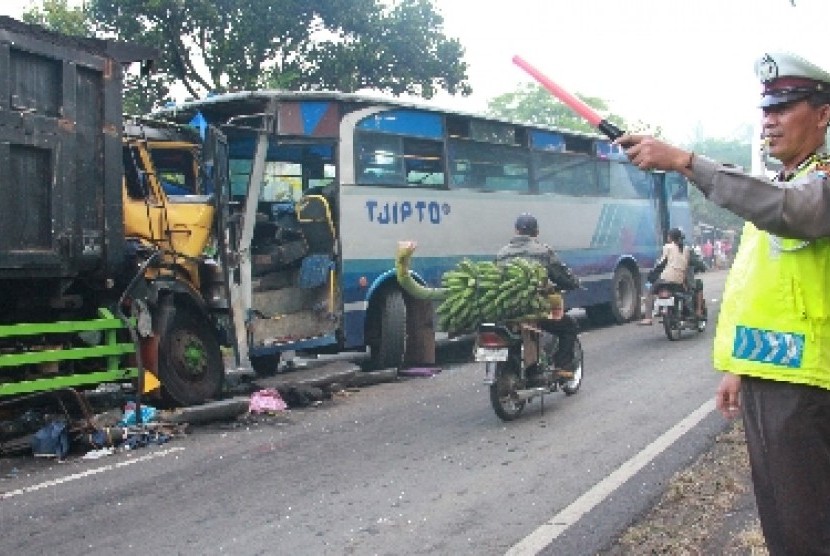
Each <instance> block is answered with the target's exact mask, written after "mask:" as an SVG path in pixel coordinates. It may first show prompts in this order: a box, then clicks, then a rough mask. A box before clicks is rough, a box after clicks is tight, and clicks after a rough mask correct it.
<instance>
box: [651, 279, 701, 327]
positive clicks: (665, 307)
mask: <svg viewBox="0 0 830 556" xmlns="http://www.w3.org/2000/svg"><path fill="white" fill-rule="evenodd" d="M693 296H694V292H690V291H688V290H687V289H686V288H684V287H683V286H682V285H680V284H672V283H668V282H667V283H659V282H658V283H657V284H655V292H654V312H655V316H656V317H658V318H660V320H661V321H662V323H663V330H664V331H665V332H666V337H667V338H668V339H669V340H672V341H674V340H679V339H680V335H681V334H682V332H683V331H684V330H694V331H697V332H698V333H700V332H703V331H704V330H706V324H707V322H708V314H709V313H708V310H707V309H706V301H705V300H702V301H701V302H702V303H703V307H702V311H701V316H700V317H698V316H697V315H696V314H695V309H694V297H693Z"/></svg>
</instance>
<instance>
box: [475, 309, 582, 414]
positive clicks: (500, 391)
mask: <svg viewBox="0 0 830 556" xmlns="http://www.w3.org/2000/svg"><path fill="white" fill-rule="evenodd" d="M558 348H559V338H558V336H556V335H553V334H548V333H546V332H544V331H542V330H540V329H538V328H537V327H535V326H533V324H532V323H484V324H481V325H479V327H478V329H477V331H476V336H475V348H474V358H475V360H476V361H478V362H483V363H484V373H485V375H484V384H487V385H488V386H489V387H490V404H491V405H492V406H493V410H494V411H495V412H496V415H497V416H498V417H499V418H500V419H501V420H503V421H512V420H514V419H516V418H517V417H518V416H519V415H521V413H522V411H523V410H524V408H525V405H526V404H528V403H529V402H531V401H532V400H533V399H534V398H537V397H539V398H540V399H541V404H540V405H541V411H542V412H544V409H545V406H544V396H545V395H547V394H552V393H554V392H557V391H558V390H561V391H562V392H564V393H565V395H568V396H571V395H573V394H576V393H577V391H578V390H579V387H580V385H581V384H582V377H583V353H582V344H581V343H580V341H579V337H577V338H576V340H575V342H574V365H573V368H574V370H573V372H571V373H566V372H562V371H559V372H557V371H556V370H555V369H554V367H553V355H554V354H555V353H556V350H557V349H558ZM531 370H532V371H535V372H533V373H531V372H529V371H531Z"/></svg>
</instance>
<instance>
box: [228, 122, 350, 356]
mask: <svg viewBox="0 0 830 556" xmlns="http://www.w3.org/2000/svg"><path fill="white" fill-rule="evenodd" d="M269 129H272V126H269V125H264V126H262V129H259V130H257V131H256V132H255V133H252V130H250V129H249V130H247V131H240V130H238V129H237V130H235V131H233V132H230V131H229V143H230V160H229V168H230V188H229V189H230V198H231V200H230V207H231V209H230V211H229V220H230V221H231V226H230V228H231V233H230V234H229V237H230V239H229V251H230V252H231V253H233V257H234V258H235V261H234V263H233V265H232V267H231V268H232V269H233V272H232V273H231V276H230V287H231V290H232V296H231V297H232V299H235V300H236V302H235V305H234V310H233V315H234V316H233V321H234V328H235V330H236V331H237V335H238V336H242V335H244V336H245V341H244V342H243V341H239V344H240V346H241V348H242V349H243V350H244V349H247V351H248V355H249V358H250V363H251V364H252V366H253V367H254V370H256V371H258V372H259V371H260V370H263V371H264V370H265V369H268V370H275V369H274V367H275V365H276V360H277V359H278V357H279V354H280V353H281V352H283V351H297V350H313V349H314V348H319V347H321V346H328V345H331V344H334V343H336V342H337V338H338V335H337V331H338V329H339V327H340V326H341V324H342V323H341V321H342V318H341V314H342V307H341V302H340V294H339V291H340V288H339V286H338V283H337V274H336V273H337V268H338V264H339V263H338V260H337V252H338V249H337V230H336V213H335V206H334V205H335V202H336V198H335V196H334V193H333V192H332V191H331V189H332V187H333V185H334V163H333V157H334V145H333V143H332V144H322V143H311V142H308V141H298V142H296V143H293V142H290V141H283V140H277V137H275V136H274V135H272V134H270V133H269V131H268V130H269ZM234 213H235V214H234ZM242 363H244V361H242Z"/></svg>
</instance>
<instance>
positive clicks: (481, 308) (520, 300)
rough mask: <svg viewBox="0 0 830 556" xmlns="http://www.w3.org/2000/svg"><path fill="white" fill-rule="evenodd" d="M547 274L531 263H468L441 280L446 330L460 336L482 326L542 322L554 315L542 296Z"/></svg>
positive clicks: (441, 308) (442, 321)
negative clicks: (527, 321)
mask: <svg viewBox="0 0 830 556" xmlns="http://www.w3.org/2000/svg"><path fill="white" fill-rule="evenodd" d="M546 284H547V271H546V270H545V268H544V267H543V266H542V265H541V264H539V263H537V262H535V261H529V260H527V259H521V258H518V259H512V260H510V261H508V262H506V263H501V264H496V263H494V262H490V261H481V262H473V261H470V260H469V259H464V260H462V261H461V262H460V263H458V265H457V266H456V268H455V269H453V270H450V271H447V272H446V273H444V275H443V276H442V277H441V285H442V286H443V288H444V289H445V291H446V297H445V298H444V300H443V302H442V303H441V305H439V306H438V324H439V326H440V327H441V329H442V330H445V331H447V332H449V333H453V334H458V333H462V332H468V331H472V330H474V329H475V328H476V327H477V326H478V325H479V324H480V323H482V322H498V321H505V320H517V319H532V318H540V317H543V316H545V315H547V314H548V313H549V312H550V302H549V300H548V298H547V296H546V295H544V294H543V293H542V292H543V290H544V287H545V286H546Z"/></svg>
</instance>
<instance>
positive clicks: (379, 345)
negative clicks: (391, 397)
mask: <svg viewBox="0 0 830 556" xmlns="http://www.w3.org/2000/svg"><path fill="white" fill-rule="evenodd" d="M379 319H380V320H379V323H378V325H379V326H378V330H377V333H376V334H374V335H373V336H374V339H373V341H372V344H371V345H370V346H369V349H370V351H371V357H370V365H371V368H372V369H376V370H377V369H389V368H398V367H400V365H401V363H402V362H403V356H404V353H405V352H406V302H405V301H404V298H403V292H401V291H400V290H398V289H391V290H389V291H387V292H386V293H385V294H384V296H383V299H382V300H381V306H380V311H379Z"/></svg>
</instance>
